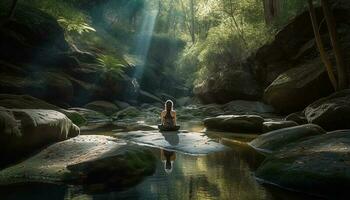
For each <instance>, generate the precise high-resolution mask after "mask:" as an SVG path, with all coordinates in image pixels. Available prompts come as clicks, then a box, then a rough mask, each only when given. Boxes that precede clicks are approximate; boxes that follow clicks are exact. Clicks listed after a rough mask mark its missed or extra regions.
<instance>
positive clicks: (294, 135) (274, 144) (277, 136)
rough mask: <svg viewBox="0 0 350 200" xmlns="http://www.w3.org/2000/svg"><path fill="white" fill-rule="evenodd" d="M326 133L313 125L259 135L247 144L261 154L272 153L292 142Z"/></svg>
mask: <svg viewBox="0 0 350 200" xmlns="http://www.w3.org/2000/svg"><path fill="white" fill-rule="evenodd" d="M325 133H326V132H325V131H324V130H323V129H322V128H321V127H319V126H317V125H314V124H306V125H301V126H295V127H289V128H283V129H279V130H275V131H271V132H268V133H265V134H263V135H260V136H259V137H257V138H256V139H254V140H253V141H251V142H250V143H249V145H250V146H251V147H253V148H254V149H256V150H257V151H259V152H262V153H272V152H274V151H276V150H278V149H280V148H282V147H284V146H286V145H288V144H290V143H292V142H297V141H302V140H305V139H307V138H309V137H311V136H315V135H322V134H325Z"/></svg>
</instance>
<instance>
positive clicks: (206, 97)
mask: <svg viewBox="0 0 350 200" xmlns="http://www.w3.org/2000/svg"><path fill="white" fill-rule="evenodd" d="M194 94H195V95H196V96H197V97H198V98H199V99H200V100H201V101H202V102H203V103H227V102H230V101H232V100H236V99H246V100H256V99H259V98H260V97H261V88H260V87H259V85H258V83H257V81H255V80H254V79H253V78H252V75H251V74H250V73H249V72H246V71H243V70H228V71H226V72H222V73H218V74H214V75H213V77H211V78H210V79H207V80H205V81H203V82H202V83H201V84H199V85H196V86H195V88H194Z"/></svg>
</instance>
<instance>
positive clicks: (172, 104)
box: [164, 100, 174, 112]
mask: <svg viewBox="0 0 350 200" xmlns="http://www.w3.org/2000/svg"><path fill="white" fill-rule="evenodd" d="M169 104H171V109H170V110H169V111H168V109H167V108H168V105H169ZM164 109H165V110H166V111H168V112H171V111H173V110H174V103H173V101H171V100H167V101H166V102H165V104H164Z"/></svg>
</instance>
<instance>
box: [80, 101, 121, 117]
mask: <svg viewBox="0 0 350 200" xmlns="http://www.w3.org/2000/svg"><path fill="white" fill-rule="evenodd" d="M84 107H85V108H87V109H90V110H94V111H97V112H100V113H103V114H105V115H107V116H110V115H112V114H114V113H116V112H118V110H119V108H118V107H117V106H116V105H115V104H113V103H111V102H108V101H94V102H90V103H88V104H86V105H85V106H84Z"/></svg>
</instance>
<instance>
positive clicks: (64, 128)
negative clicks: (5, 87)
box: [0, 109, 80, 164]
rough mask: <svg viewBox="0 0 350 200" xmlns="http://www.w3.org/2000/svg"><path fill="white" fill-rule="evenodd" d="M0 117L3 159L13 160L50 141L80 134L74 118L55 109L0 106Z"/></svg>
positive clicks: (0, 143) (0, 142)
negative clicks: (70, 118) (1, 107)
mask: <svg viewBox="0 0 350 200" xmlns="http://www.w3.org/2000/svg"><path fill="white" fill-rule="evenodd" d="M0 121H1V122H0V124H1V126H0V128H1V130H0V133H1V135H0V138H1V139H0V149H1V151H0V152H1V158H2V159H1V160H2V161H12V160H13V159H15V158H18V157H19V156H22V155H23V154H28V153H32V152H34V151H35V150H38V148H41V147H43V146H45V145H48V144H50V143H53V142H57V141H62V140H65V139H68V138H70V137H75V136H78V135H79V134H80V130H79V128H78V127H77V126H76V125H74V124H73V123H72V121H71V120H69V119H68V118H67V117H66V116H65V115H64V114H62V113H60V112H57V111H54V110H39V109H35V110H33V109H0ZM1 164H3V163H1Z"/></svg>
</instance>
